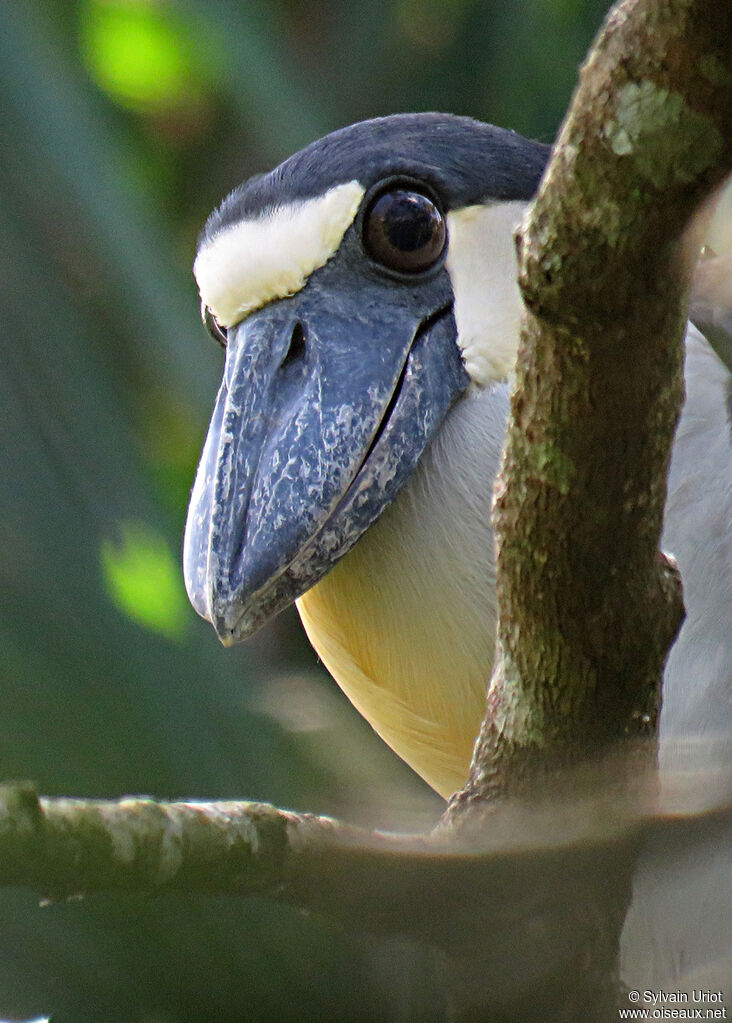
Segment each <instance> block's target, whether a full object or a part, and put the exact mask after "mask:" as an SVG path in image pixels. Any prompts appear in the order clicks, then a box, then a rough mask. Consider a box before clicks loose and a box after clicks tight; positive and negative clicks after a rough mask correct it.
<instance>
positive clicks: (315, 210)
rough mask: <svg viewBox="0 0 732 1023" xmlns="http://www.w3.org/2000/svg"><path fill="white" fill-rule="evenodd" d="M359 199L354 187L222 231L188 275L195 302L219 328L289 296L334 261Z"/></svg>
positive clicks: (354, 184)
mask: <svg viewBox="0 0 732 1023" xmlns="http://www.w3.org/2000/svg"><path fill="white" fill-rule="evenodd" d="M363 195H364V189H363V187H362V186H361V185H360V184H359V182H358V181H348V182H346V183H344V184H341V185H336V186H335V187H334V188H331V189H330V191H328V192H326V193H325V195H322V196H317V197H316V198H314V199H305V200H303V201H302V202H296V203H291V204H289V205H287V206H279V207H277V208H275V209H273V210H270V211H268V212H267V213H266V214H264V215H263V216H261V217H259V218H257V219H253V220H241V221H239V222H238V223H236V224H231V225H230V226H228V227H225V228H224V229H223V230H222V231H220V232H219V233H218V234H217V235H215V236H214V237H213V238H212V239H211V240H210V241H207V242H205V243H204V245H203V246H202V248H201V249H200V251H199V253H198V255H197V256H196V262H195V263H194V265H193V273H194V275H195V278H196V282H197V283H198V290H199V291H200V293H201V300H202V302H203V304H204V305H205V306H208V308H209V309H210V310H211V312H212V313H213V315H214V316H215V317H216V319H217V320H218V322H219V323H220V324H221V326H222V327H232V326H233V325H234V324H236V323H238V322H239V320H241V319H243V318H244V317H245V316H246V315H247V314H248V313H251V312H253V310H255V309H259V308H260V306H263V305H265V304H266V303H267V302H271V301H273V300H274V299H277V298H284V297H285V296H286V295H294V294H295V293H296V292H298V291H299V290H300V289H301V288H302V287H303V285H304V284H305V282H306V281H307V279H308V277H309V276H310V274H311V273H312V272H313V271H314V270H317V269H318V268H319V267H321V266H324V265H325V263H327V262H328V260H329V259H330V258H331V256H333V255H335V253H336V252H337V250H338V246H339V245H340V243H341V241H342V239H343V235H344V234H345V233H346V231H347V230H348V228H349V227H350V225H351V224H352V223H353V219H354V217H355V216H356V212H357V210H358V207H359V205H360V203H361V200H362V198H363Z"/></svg>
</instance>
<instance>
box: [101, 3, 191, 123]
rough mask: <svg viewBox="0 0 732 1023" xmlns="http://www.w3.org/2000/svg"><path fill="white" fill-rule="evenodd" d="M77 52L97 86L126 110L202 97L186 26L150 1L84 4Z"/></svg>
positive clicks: (163, 106) (185, 102)
mask: <svg viewBox="0 0 732 1023" xmlns="http://www.w3.org/2000/svg"><path fill="white" fill-rule="evenodd" d="M81 47H82V53H83V57H84V61H85V63H86V66H87V70H88V72H89V74H90V75H91V77H92V78H93V79H94V81H95V82H96V84H97V85H98V86H99V87H100V88H101V89H103V90H104V91H105V92H106V93H108V94H109V95H110V96H111V97H112V98H113V99H115V100H116V101H117V102H119V103H121V104H123V105H125V106H129V107H132V108H135V109H142V110H152V111H154V110H160V109H166V108H171V107H177V106H188V105H190V104H191V103H193V102H195V98H196V91H200V86H201V83H200V77H201V76H200V74H198V73H197V72H198V71H199V66H198V65H197V62H196V61H195V60H194V58H193V51H192V47H191V44H190V38H189V33H188V31H187V29H186V26H185V24H184V23H182V22H181V21H180V19H179V18H177V17H176V16H175V14H174V12H173V11H172V10H171V9H170V8H167V7H165V6H163V5H158V4H156V3H153V2H150V0H85V3H84V5H83V7H82V14H81ZM197 79H198V81H197Z"/></svg>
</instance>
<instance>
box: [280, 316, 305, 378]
mask: <svg viewBox="0 0 732 1023" xmlns="http://www.w3.org/2000/svg"><path fill="white" fill-rule="evenodd" d="M304 358H305V331H304V330H303V326H302V323H300V321H299V320H298V322H297V323H296V324H295V325H294V327H293V328H292V336H291V337H290V347H289V348H288V349H287V355H286V356H285V357H284V359H283V360H282V369H284V368H285V367H286V366H289V365H290V364H291V363H293V362H299V361H300V360H301V359H304Z"/></svg>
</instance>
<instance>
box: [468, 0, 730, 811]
mask: <svg viewBox="0 0 732 1023" xmlns="http://www.w3.org/2000/svg"><path fill="white" fill-rule="evenodd" d="M731 40H732V11H731V9H730V6H729V4H719V3H718V2H717V0H696V2H689V0H663V2H661V0H659V2H646V0H624V2H623V3H620V4H618V5H617V7H615V8H614V9H613V10H612V11H611V13H610V15H609V17H608V19H607V21H606V23H605V25H604V27H603V29H602V31H601V33H600V35H599V36H598V39H597V41H596V43H595V44H594V46H593V48H592V50H591V52H590V54H589V56H588V59H587V62H586V64H585V66H584V68H583V69H582V72H581V81H580V85H579V87H578V89H577V92H576V94H575V97H574V100H573V102H572V106H571V108H570V111H569V113H568V116H567V118H566V120H565V123H564V125H563V128H562V130H561V133H560V136H559V138H558V141H557V143H556V145H555V149H554V152H553V155H552V158H551V162H550V164H549V167H548V169H547V172H546V174H545V176H544V179H543V182H542V185H541V187H540V190H539V194H538V196H537V198H536V200H535V202H534V204H533V207H532V209H531V211H530V213H529V214H528V216H527V218H526V220H525V222H524V224H523V225H522V227H521V229H520V231H519V234H518V251H519V257H520V284H521V289H522V292H523V296H524V300H525V304H526V307H527V312H526V315H525V319H524V324H523V331H522V338H521V344H520V349H519V354H518V364H517V379H516V388H515V391H514V395H513V400H512V417H511V423H510V426H509V432H508V438H507V443H506V448H505V450H504V460H503V466H502V471H501V475H500V477H499V480H498V483H497V488H496V501H495V509H494V528H495V534H496V544H497V552H498V558H497V592H498V603H499V628H498V640H499V642H498V653H497V658H496V665H495V667H494V675H493V678H492V680H491V684H490V688H489V695H488V705H487V711H486V717H485V720H484V723H483V727H482V731H481V735H480V739H479V743H478V746H477V748H476V753H475V757H474V761H473V766H472V770H471V776H470V780H469V783H468V785H467V786H466V788H465V790H464V792H463V793H461V794H459V795H458V797H457V798H456V800H455V801H454V803H453V806H452V808H451V811H450V814H449V817H450V819H452V820H455V819H456V816H458V815H459V814H460V813H461V811H462V809H464V808H465V807H466V806H468V805H470V804H471V803H472V802H474V801H475V800H485V799H490V798H496V797H502V796H505V795H510V794H511V793H513V792H521V791H523V790H525V788H526V787H527V785H530V784H533V780H534V778H535V776H536V774H537V772H539V773H541V772H544V771H547V770H551V769H553V768H555V767H557V766H558V765H561V764H567V763H571V762H573V761H576V760H581V759H582V758H584V757H586V756H589V755H595V754H596V753H597V752H598V751H599V750H602V749H605V748H607V747H608V746H609V745H612V744H613V743H615V742H618V741H623V740H626V739H628V738H633V737H638V736H643V735H647V734H653V732H654V731H655V726H656V721H657V716H658V709H659V703H660V680H661V673H662V669H663V664H664V662H665V658H666V655H667V651H668V649H669V646H670V644H671V642H672V641H673V638H674V636H675V635H676V632H677V630H678V627H679V625H680V622H681V617H682V604H681V598H680V587H679V583H678V578H677V577H676V574H675V572H674V571H673V569H672V568H671V567H670V566H669V564H668V563H667V562H666V560H665V559H664V558H663V557H662V556H660V554H659V552H658V544H659V538H660V534H661V525H662V517H663V506H664V500H665V491H666V486H665V483H666V476H667V470H668V463H669V456H670V450H671V443H672V439H673V432H674V429H675V426H676V422H677V418H678V411H679V407H680V402H681V395H682V360H683V348H682V336H683V328H684V324H685V321H686V306H687V296H688V291H689V286H690V280H691V273H692V269H693V266H694V263H695V262H696V259H697V257H698V244H697V240H696V239H694V238H693V237H692V238H689V237H688V236H686V235H685V232H686V229H687V227H688V225H689V224H690V222H691V219H692V217H693V215H694V214H695V213H696V212H697V211H698V210H699V208H700V206H701V204H702V203H703V202H704V200H705V199H707V198H708V197H709V196H710V195H711V193H712V192H713V191H714V189H715V188H716V187H717V186H718V185H719V183H720V182H721V181H722V180H723V179H724V177H725V176H726V175H727V174H729V172H730V170H732V55H731V53H730V50H731V48H732V42H731Z"/></svg>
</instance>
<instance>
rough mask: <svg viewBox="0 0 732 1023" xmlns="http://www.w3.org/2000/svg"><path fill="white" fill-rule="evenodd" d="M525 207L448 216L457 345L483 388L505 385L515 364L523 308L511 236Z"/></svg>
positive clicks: (474, 210) (479, 209) (508, 206)
mask: <svg viewBox="0 0 732 1023" xmlns="http://www.w3.org/2000/svg"><path fill="white" fill-rule="evenodd" d="M526 206H527V204H526V203H525V202H501V203H496V204H495V205H494V206H465V207H464V208H463V209H461V210H456V211H455V212H454V213H448V215H447V225H448V231H449V237H450V247H449V248H448V250H447V259H446V261H445V264H446V266H447V269H448V272H449V274H450V280H451V281H452V290H453V295H454V296H455V307H454V315H455V323H456V324H457V332H458V338H457V339H458V344H459V346H460V350H461V351H462V353H463V359H464V361H465V368H466V369H467V371H468V373H469V374H470V377H471V379H472V380H473V382H474V383H476V384H478V385H480V386H483V387H485V386H487V385H488V384H490V383H492V382H493V381H495V380H505V378H506V377H507V376H508V374H509V373H510V372H511V371H512V369H513V366H514V363H515V361H516V351H517V347H518V338H519V330H520V327H521V313H522V310H523V303H522V300H521V293H520V292H519V288H518V282H517V279H516V278H517V275H518V264H517V262H516V250H515V247H514V241H513V232H514V229H515V228H516V227H517V226H518V224H519V221H520V220H521V217H522V215H523V213H524V210H525V209H526Z"/></svg>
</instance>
